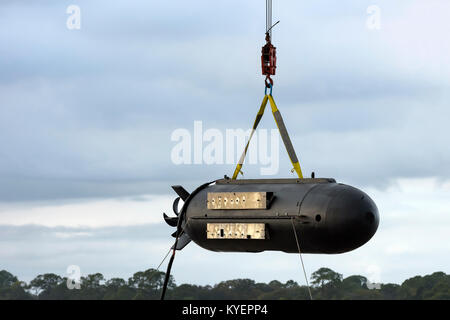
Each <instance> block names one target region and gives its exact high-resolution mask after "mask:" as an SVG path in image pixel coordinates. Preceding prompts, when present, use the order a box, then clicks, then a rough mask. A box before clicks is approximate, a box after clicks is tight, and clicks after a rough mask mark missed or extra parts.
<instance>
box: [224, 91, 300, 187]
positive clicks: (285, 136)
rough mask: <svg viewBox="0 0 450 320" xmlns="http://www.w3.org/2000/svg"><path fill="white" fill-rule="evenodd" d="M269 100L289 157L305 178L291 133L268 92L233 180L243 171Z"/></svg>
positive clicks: (296, 170) (296, 169) (295, 168)
mask: <svg viewBox="0 0 450 320" xmlns="http://www.w3.org/2000/svg"><path fill="white" fill-rule="evenodd" d="M267 101H269V102H270V106H271V107H272V114H273V117H274V119H275V123H276V124H277V127H278V130H279V131H280V135H281V139H282V140H283V143H284V146H285V147H286V151H287V153H288V156H289V159H291V162H292V165H293V166H294V170H295V172H297V175H298V177H299V178H300V179H303V174H302V169H301V168H300V163H299V162H298V159H297V155H296V154H295V150H294V147H293V146H292V142H291V139H290V138H289V134H288V132H287V129H286V126H285V125H284V121H283V118H282V117H281V113H280V110H278V107H277V105H276V104H275V101H274V100H273V97H272V95H271V94H266V95H265V96H264V98H263V101H262V103H261V107H260V108H259V111H258V114H257V115H256V119H255V122H254V123H253V128H252V131H251V132H250V137H249V138H248V141H247V144H246V146H245V149H244V152H243V153H242V155H241V158H240V159H239V162H238V164H237V165H236V169H235V170H234V173H233V177H232V179H233V180H236V178H237V176H238V174H239V173H240V172H241V169H242V165H243V164H244V159H245V155H246V154H247V150H248V146H249V145H250V140H251V139H252V137H253V134H254V133H255V131H256V128H257V127H258V124H259V122H260V121H261V118H262V116H263V114H264V110H265V109H266V105H267Z"/></svg>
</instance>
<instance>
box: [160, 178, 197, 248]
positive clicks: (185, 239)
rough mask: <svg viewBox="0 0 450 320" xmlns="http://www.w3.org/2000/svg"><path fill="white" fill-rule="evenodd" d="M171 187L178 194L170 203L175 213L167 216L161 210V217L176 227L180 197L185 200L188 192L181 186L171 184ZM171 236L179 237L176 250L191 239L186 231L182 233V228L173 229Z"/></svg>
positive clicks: (178, 217)
mask: <svg viewBox="0 0 450 320" xmlns="http://www.w3.org/2000/svg"><path fill="white" fill-rule="evenodd" d="M172 189H173V190H174V191H175V192H176V193H177V194H178V197H177V198H175V200H174V201H173V204H172V211H173V213H174V214H175V217H169V216H168V215H167V214H166V213H165V212H163V218H164V221H166V223H167V224H168V225H169V226H171V227H175V228H176V227H177V226H178V220H179V219H180V211H179V210H178V207H179V203H180V199H181V200H183V201H186V199H187V198H188V197H189V196H190V194H189V192H187V191H186V189H184V188H183V187H182V186H172ZM172 237H174V238H176V237H179V240H180V241H179V242H178V244H177V250H181V249H183V248H184V247H185V246H186V245H187V244H188V243H189V242H190V241H191V239H190V238H189V236H188V235H187V234H186V233H183V229H182V228H180V229H178V230H175V232H174V233H172Z"/></svg>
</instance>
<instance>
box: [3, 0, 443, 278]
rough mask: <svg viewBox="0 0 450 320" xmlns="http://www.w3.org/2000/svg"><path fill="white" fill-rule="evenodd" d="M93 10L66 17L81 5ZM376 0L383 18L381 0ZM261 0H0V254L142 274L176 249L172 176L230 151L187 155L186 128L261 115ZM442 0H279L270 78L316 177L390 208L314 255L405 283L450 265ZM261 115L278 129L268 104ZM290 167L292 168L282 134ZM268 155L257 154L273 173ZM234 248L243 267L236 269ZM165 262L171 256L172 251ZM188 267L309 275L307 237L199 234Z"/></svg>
mask: <svg viewBox="0 0 450 320" xmlns="http://www.w3.org/2000/svg"><path fill="white" fill-rule="evenodd" d="M72 4H75V5H77V6H79V8H80V9H81V28H80V29H79V30H77V29H75V30H69V29H68V28H67V25H66V22H67V19H68V18H69V16H70V14H68V13H66V10H67V8H68V6H69V5H72ZM370 5H377V6H378V8H379V9H380V18H381V20H380V21H381V28H380V29H379V30H372V29H369V28H368V27H367V25H366V22H367V19H368V17H369V15H368V13H367V8H368V7H369V6H370ZM264 9H265V5H264V1H262V0H258V1H256V0H253V1H245V2H243V1H214V2H211V1H190V2H186V1H100V0H98V1H87V0H84V1H81V0H71V1H56V0H55V1H40V2H39V4H37V3H35V2H32V1H2V2H1V3H0V269H6V270H8V271H10V272H12V273H14V274H16V275H17V276H19V277H20V278H21V279H24V280H30V279H32V278H34V277H35V276H36V275H38V274H40V273H45V272H54V273H58V274H61V275H64V274H65V271H66V268H67V266H69V265H79V266H80V268H81V271H82V273H83V274H88V273H93V272H101V273H103V274H104V275H105V276H107V277H112V276H119V277H123V278H128V277H129V276H131V275H132V273H133V272H135V271H138V270H144V269H147V268H150V267H156V266H157V265H158V264H159V262H160V260H161V259H162V257H163V256H164V255H165V253H166V252H167V250H168V249H169V247H170V245H171V242H172V238H171V237H170V233H171V232H172V230H171V229H170V228H169V227H168V226H166V225H165V224H164V223H163V222H162V212H163V211H165V212H168V213H169V212H171V205H172V201H173V198H174V197H175V195H174V193H173V192H172V191H171V189H170V186H171V185H173V184H181V185H184V186H185V187H186V188H187V189H188V190H193V189H194V188H195V187H196V186H198V185H199V184H201V183H203V182H206V181H211V180H213V179H216V178H220V177H222V176H223V175H224V174H227V175H231V174H232V172H233V169H234V168H233V166H232V165H230V164H224V165H205V164H202V165H175V164H173V163H172V161H171V150H172V148H173V147H174V145H175V142H173V141H171V134H172V132H173V131H174V130H176V129H179V128H186V129H188V130H189V131H191V132H192V131H193V126H194V121H196V120H201V121H202V122H203V127H204V129H208V128H217V129H219V130H222V131H223V132H224V131H225V130H226V129H237V128H242V129H245V130H246V129H248V128H249V127H250V126H251V124H252V123H253V119H254V116H255V113H256V111H257V109H258V107H259V104H260V101H261V99H262V96H263V90H264V87H263V76H262V75H260V50H261V46H262V45H263V44H264V27H265V12H264ZM449 11H450V3H449V2H448V1H447V0H434V1H419V0H417V1H413V0H408V1H407V0H398V1H395V2H394V1H388V0H378V1H376V0H375V1H356V0H345V1H339V3H336V1H332V0H316V1H274V3H273V17H274V20H275V21H277V20H281V22H280V24H279V25H277V26H276V27H275V28H274V30H273V41H274V44H275V45H276V47H277V53H278V68H277V75H276V76H275V77H274V79H275V87H274V92H273V95H274V97H275V99H276V101H277V104H278V106H279V108H280V110H281V112H282V114H283V117H284V118H285V122H286V125H287V128H288V130H289V133H290V135H291V138H292V141H293V144H294V146H295V148H296V151H297V155H298V157H299V159H300V163H301V165H302V168H303V171H304V173H305V175H309V174H310V172H311V171H315V172H316V175H317V176H321V177H333V178H335V179H336V180H338V181H339V182H343V183H347V184H351V185H354V186H356V187H358V188H361V189H362V190H364V191H365V192H367V193H368V194H369V195H370V196H371V197H372V198H373V199H374V200H375V202H376V203H377V205H378V208H379V211H380V216H381V223H380V227H379V230H378V232H377V234H376V235H375V237H374V238H373V239H372V240H371V241H370V242H369V243H368V244H367V245H365V246H363V247H362V248H359V249H357V250H355V251H353V252H350V253H346V254H342V255H331V256H329V255H306V256H305V263H306V267H307V271H308V272H309V273H311V272H313V271H315V270H316V269H318V268H319V267H321V266H327V267H331V268H333V269H335V270H336V271H339V272H341V273H343V274H344V276H348V275H351V274H361V275H364V276H368V277H369V278H372V279H374V280H377V281H382V282H396V283H401V282H402V281H403V280H405V279H406V278H408V277H411V276H414V275H417V274H422V275H424V274H426V273H431V272H434V271H444V272H447V273H450V241H448V240H449V234H450V209H449V208H450V165H449V163H450V148H449V147H448V145H449V143H448V137H449V136H450V126H449V125H448V123H449V120H450V64H449V57H450V42H449V41H448V32H449V30H450V21H449V20H448V12H449ZM260 127H261V128H266V129H273V128H276V126H275V123H274V121H273V118H272V116H271V115H270V114H269V113H268V114H266V115H265V117H264V118H263V120H262V122H261V124H260ZM279 155H280V168H279V171H278V174H277V175H276V177H292V174H291V173H290V169H291V166H290V163H289V160H288V158H287V157H286V155H285V154H284V149H283V148H282V146H281V148H280V154H279ZM259 167H260V166H259V165H250V166H246V167H244V169H245V170H244V172H245V177H247V178H255V177H258V176H259ZM230 265H232V267H230ZM164 267H165V266H164ZM173 275H174V277H175V279H176V280H177V282H178V283H181V282H190V283H198V284H206V283H208V284H214V283H217V282H219V281H222V280H226V279H231V278H252V279H256V280H258V281H269V280H272V279H278V280H281V281H286V280H289V279H294V280H296V281H298V282H300V283H303V282H304V280H303V279H302V273H301V270H300V265H299V259H298V256H297V255H289V254H284V253H261V254H223V253H212V252H208V251H205V250H203V249H201V248H199V247H197V246H196V245H195V244H190V245H189V246H188V247H187V248H186V249H185V250H183V251H182V252H181V253H180V254H179V255H178V256H177V259H176V261H175V265H174V269H173Z"/></svg>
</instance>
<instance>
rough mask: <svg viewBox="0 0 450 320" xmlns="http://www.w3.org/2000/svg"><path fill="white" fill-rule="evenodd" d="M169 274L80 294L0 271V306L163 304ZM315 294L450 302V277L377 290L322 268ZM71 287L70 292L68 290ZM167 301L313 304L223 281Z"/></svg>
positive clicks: (63, 284) (92, 283)
mask: <svg viewBox="0 0 450 320" xmlns="http://www.w3.org/2000/svg"><path fill="white" fill-rule="evenodd" d="M164 277H165V273H164V272H161V271H157V270H155V269H148V270H146V271H139V272H136V273H135V274H133V276H132V277H130V278H129V279H128V280H124V279H121V278H112V279H109V280H107V279H105V277H104V276H103V275H102V274H101V273H95V274H90V275H87V276H86V277H82V278H81V280H80V283H79V289H74V288H73V283H71V280H69V283H71V284H72V285H69V286H68V279H67V278H65V277H61V276H59V275H56V274H54V273H46V274H42V275H38V276H37V277H36V278H34V279H33V280H31V281H30V282H29V283H26V282H24V281H20V280H19V279H18V278H17V277H16V276H14V275H12V274H11V273H9V272H8V271H6V270H2V271H0V300H10V299H13V300H17V299H20V300H33V299H34V300H140V299H159V297H160V294H161V289H162V286H163V283H164ZM310 284H311V294H312V296H313V298H314V299H327V300H330V299H332V300H349V299H364V300H374V299H384V300H398V299H401V300H404V299H408V300H411V299H412V300H423V299H432V300H435V299H438V300H443V299H445V300H449V299H450V275H447V274H445V273H444V272H435V273H433V274H431V275H426V276H423V277H422V276H416V277H413V278H410V279H408V280H406V281H404V282H403V283H402V284H401V285H398V284H392V283H388V284H378V285H374V284H371V283H370V282H368V281H367V278H366V277H363V276H359V275H353V276H349V277H347V278H343V276H342V274H340V273H338V272H335V271H333V270H331V269H329V268H320V269H319V270H317V271H315V272H314V273H312V275H311V280H310ZM69 287H72V289H69ZM166 299H177V300H189V299H195V300H197V299H204V300H222V299H227V300H245V299H248V300H287V299H289V300H291V299H295V300H303V299H309V292H308V288H307V287H306V286H304V285H299V284H298V283H297V282H295V281H293V280H289V281H287V282H286V283H282V282H280V281H277V280H273V281H271V282H269V283H256V282H255V281H253V280H251V279H235V280H228V281H222V282H220V283H218V284H216V285H214V286H210V285H206V286H199V285H192V284H181V285H179V286H177V285H176V283H175V280H174V278H173V277H172V276H171V277H170V279H169V283H168V290H167V294H166Z"/></svg>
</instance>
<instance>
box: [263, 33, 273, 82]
mask: <svg viewBox="0 0 450 320" xmlns="http://www.w3.org/2000/svg"><path fill="white" fill-rule="evenodd" d="M261 53H262V54H261V67H262V74H263V75H265V76H267V78H268V79H270V76H271V75H275V69H276V68H277V48H276V47H274V46H273V45H272V43H271V41H270V35H269V33H266V44H265V45H264V46H263V47H262V49H261ZM270 80H271V79H270Z"/></svg>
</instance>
